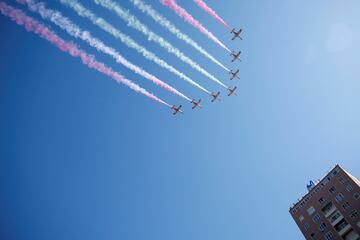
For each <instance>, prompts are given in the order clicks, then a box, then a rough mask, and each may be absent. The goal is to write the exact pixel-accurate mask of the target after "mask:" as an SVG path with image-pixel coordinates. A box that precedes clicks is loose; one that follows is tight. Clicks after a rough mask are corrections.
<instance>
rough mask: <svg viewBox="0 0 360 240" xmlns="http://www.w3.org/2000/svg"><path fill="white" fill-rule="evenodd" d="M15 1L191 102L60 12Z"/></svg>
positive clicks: (42, 5) (21, 0)
mask: <svg viewBox="0 0 360 240" xmlns="http://www.w3.org/2000/svg"><path fill="white" fill-rule="evenodd" d="M16 1H17V2H18V3H20V4H26V5H27V6H28V8H29V9H30V10H31V11H33V12H37V13H39V14H40V15H41V17H42V18H44V19H48V20H50V21H52V22H53V23H55V24H56V25H57V26H59V27H60V28H61V29H63V30H65V31H66V32H67V33H68V34H69V35H71V36H73V37H75V38H80V39H82V40H84V41H86V42H87V43H89V45H90V46H92V47H94V48H96V49H97V50H98V51H100V52H102V53H105V54H108V55H110V56H112V57H113V58H114V59H115V60H116V61H117V62H118V63H120V64H123V65H124V66H125V67H127V68H129V69H131V70H132V71H134V72H135V73H137V74H139V75H141V76H143V77H144V78H146V79H148V80H150V81H152V82H153V83H155V84H156V85H158V86H160V87H162V88H164V89H166V90H168V91H169V92H171V93H174V94H176V95H178V96H180V97H183V98H185V99H186V100H188V101H191V99H189V98H188V97H186V96H185V95H184V94H182V93H180V92H179V91H177V90H176V89H174V88H173V87H171V86H169V85H168V84H166V83H164V82H162V81H161V80H160V79H158V78H156V77H155V76H153V75H151V74H149V73H148V72H146V71H145V70H143V69H141V68H140V67H138V66H136V65H134V64H132V63H130V62H128V61H127V60H126V59H125V58H124V57H123V56H121V55H120V54H119V53H117V52H116V50H115V49H113V48H110V47H108V46H106V45H105V44H104V43H103V42H102V41H101V40H99V39H96V38H94V37H92V36H91V34H90V33H89V32H87V31H83V30H82V29H80V28H79V27H78V26H77V25H76V24H74V23H72V22H71V20H69V19H68V18H66V17H64V16H63V15H62V14H61V12H58V11H55V10H50V9H47V8H46V7H45V4H44V3H35V2H34V1H33V0H16Z"/></svg>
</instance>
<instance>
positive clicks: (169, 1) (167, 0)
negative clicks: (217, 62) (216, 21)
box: [160, 0, 230, 52]
mask: <svg viewBox="0 0 360 240" xmlns="http://www.w3.org/2000/svg"><path fill="white" fill-rule="evenodd" d="M160 2H161V3H162V4H164V5H165V6H167V7H169V8H171V9H172V10H174V11H175V12H176V14H178V15H179V16H180V17H182V18H183V19H184V20H185V21H187V22H188V23H190V24H191V25H192V26H194V27H195V28H197V29H198V30H199V31H200V32H202V33H204V34H205V35H206V36H207V37H208V38H210V39H211V40H213V41H214V42H216V43H217V44H219V45H220V46H221V47H222V48H224V49H226V50H227V51H228V52H230V50H229V49H228V48H227V47H226V46H225V45H224V44H223V43H222V42H221V41H220V40H219V39H217V38H216V37H215V36H214V35H213V34H212V33H211V32H209V30H207V29H206V28H205V27H203V26H202V25H201V23H199V22H198V21H197V20H195V19H194V18H193V17H192V16H191V14H190V13H188V12H187V11H186V10H185V9H183V8H182V7H180V6H179V5H178V4H177V3H176V1H175V0H160Z"/></svg>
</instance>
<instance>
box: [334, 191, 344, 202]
mask: <svg viewBox="0 0 360 240" xmlns="http://www.w3.org/2000/svg"><path fill="white" fill-rule="evenodd" d="M335 199H336V201H337V202H341V201H342V200H343V199H344V195H342V194H341V193H338V194H337V195H336V196H335Z"/></svg>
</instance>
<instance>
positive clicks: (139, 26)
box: [75, 0, 227, 88]
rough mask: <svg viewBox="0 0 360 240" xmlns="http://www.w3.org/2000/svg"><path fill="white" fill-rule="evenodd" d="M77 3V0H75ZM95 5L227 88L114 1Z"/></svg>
mask: <svg viewBox="0 0 360 240" xmlns="http://www.w3.org/2000/svg"><path fill="white" fill-rule="evenodd" d="M75 1H76V0H75ZM94 1H95V3H97V4H99V5H101V6H103V7H105V8H107V9H109V10H110V11H113V12H115V13H116V14H117V15H118V16H119V17H120V18H121V19H123V20H124V21H126V22H127V24H128V26H130V27H132V28H134V29H136V30H138V31H140V32H142V33H143V34H144V35H145V36H147V38H148V40H149V41H154V42H156V43H158V44H159V45H160V46H161V47H163V48H164V49H166V50H167V51H168V52H169V53H172V54H174V55H175V56H176V57H178V58H179V59H180V60H181V61H183V62H185V63H187V64H189V65H190V66H191V67H192V68H194V69H195V70H197V71H198V72H200V73H202V74H203V75H205V76H206V77H208V78H210V79H211V80H213V81H214V82H216V83H217V84H219V85H221V86H223V87H224V88H227V86H226V85H225V84H223V83H222V82H221V81H220V80H218V79H217V78H215V77H214V76H213V75H211V74H210V73H208V72H207V71H206V70H205V69H203V68H202V67H200V66H199V64H197V63H196V62H194V61H193V60H191V59H190V58H189V57H187V56H185V54H184V53H182V52H181V51H180V50H179V49H177V48H175V47H174V46H173V45H171V43H169V42H168V41H166V40H165V39H164V38H162V37H160V36H159V35H157V34H156V33H154V32H152V31H151V30H150V29H149V28H148V27H147V26H145V25H144V24H143V23H142V22H141V21H139V20H138V19H137V18H136V17H135V16H134V15H131V14H130V13H129V12H128V11H126V10H124V9H123V8H122V7H121V6H120V5H118V4H117V3H115V2H113V1H112V0H94Z"/></svg>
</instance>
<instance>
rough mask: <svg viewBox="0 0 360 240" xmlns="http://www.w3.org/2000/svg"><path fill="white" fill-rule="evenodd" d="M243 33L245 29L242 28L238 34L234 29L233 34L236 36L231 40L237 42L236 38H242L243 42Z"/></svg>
mask: <svg viewBox="0 0 360 240" xmlns="http://www.w3.org/2000/svg"><path fill="white" fill-rule="evenodd" d="M242 32H243V29H242V28H240V30H239V31H238V32H237V31H236V30H235V28H233V30H231V33H233V34H234V36H233V38H232V39H231V40H233V41H234V40H235V39H236V38H240V39H241V40H243V39H242V38H241V37H240V34H241V33H242Z"/></svg>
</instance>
